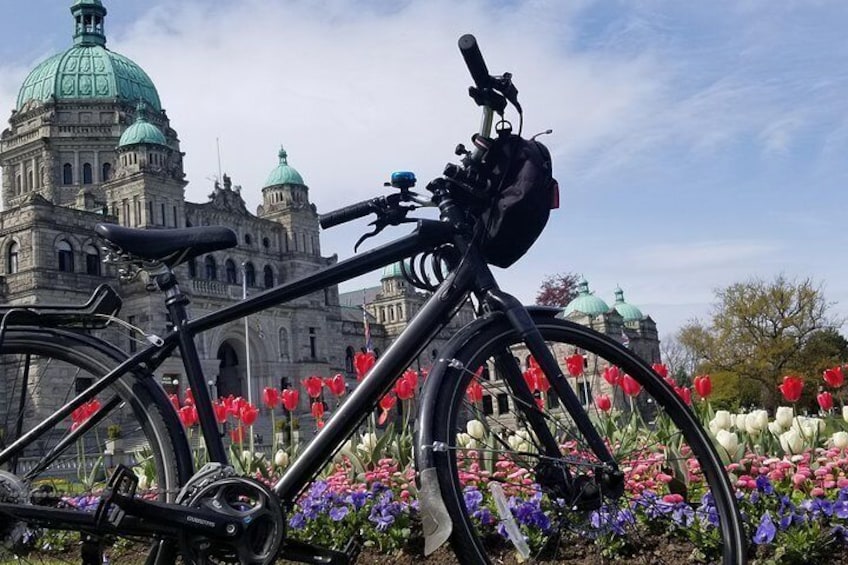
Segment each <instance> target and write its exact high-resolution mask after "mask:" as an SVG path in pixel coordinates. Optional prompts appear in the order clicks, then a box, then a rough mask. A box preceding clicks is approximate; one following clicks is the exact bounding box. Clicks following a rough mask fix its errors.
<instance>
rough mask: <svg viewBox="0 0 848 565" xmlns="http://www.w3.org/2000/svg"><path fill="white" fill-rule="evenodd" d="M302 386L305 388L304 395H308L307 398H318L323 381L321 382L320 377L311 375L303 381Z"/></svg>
mask: <svg viewBox="0 0 848 565" xmlns="http://www.w3.org/2000/svg"><path fill="white" fill-rule="evenodd" d="M303 386H304V387H306V394H308V395H309V398H318V397H319V396H321V387H323V386H324V381H322V380H321V377H317V376H315V375H312V376H311V377H307V378H305V379H303Z"/></svg>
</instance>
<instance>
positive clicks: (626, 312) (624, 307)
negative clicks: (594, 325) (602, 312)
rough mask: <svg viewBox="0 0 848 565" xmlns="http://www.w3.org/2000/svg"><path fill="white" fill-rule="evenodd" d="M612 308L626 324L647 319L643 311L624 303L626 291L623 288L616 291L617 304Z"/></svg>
mask: <svg viewBox="0 0 848 565" xmlns="http://www.w3.org/2000/svg"><path fill="white" fill-rule="evenodd" d="M612 307H613V308H615V311H616V312H618V314H619V315H620V316H621V317H622V318H623V319H624V321H625V322H637V321H639V320H641V319H642V318H644V317H645V316H643V315H642V311H641V310H639V309H638V308H636V307H635V306H633V305H632V304H628V303H627V302H625V301H624V291H623V290H621V288H616V289H615V304H613V306H612Z"/></svg>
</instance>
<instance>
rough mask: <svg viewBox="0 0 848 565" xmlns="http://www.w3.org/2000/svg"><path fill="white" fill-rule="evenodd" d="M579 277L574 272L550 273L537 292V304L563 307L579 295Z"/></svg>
mask: <svg viewBox="0 0 848 565" xmlns="http://www.w3.org/2000/svg"><path fill="white" fill-rule="evenodd" d="M579 280H580V279H579V277H578V276H577V275H575V274H574V273H557V274H555V275H548V276H546V277H545V279H544V280H543V281H542V286H541V287H540V288H539V292H538V293H536V304H538V305H540V306H556V307H563V306H565V305H566V304H568V303H569V302H571V301H572V300H573V299H574V297H575V296H577V283H578V281H579Z"/></svg>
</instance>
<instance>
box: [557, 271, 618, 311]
mask: <svg viewBox="0 0 848 565" xmlns="http://www.w3.org/2000/svg"><path fill="white" fill-rule="evenodd" d="M609 310H610V307H609V306H607V303H606V302H604V301H603V300H601V299H600V298H598V297H597V296H595V295H594V294H592V293H591V292H589V283H588V282H586V279H583V280H582V281H580V283H579V284H578V285H577V297H576V298H575V299H574V300H572V301H571V302H569V303H568V305H567V306H566V307H565V310H563V314H564V315H566V316H568V315H569V314H571V313H572V312H580V313H581V314H586V315H587V316H593V317H594V316H600V315H601V314H606V313H607V312H609Z"/></svg>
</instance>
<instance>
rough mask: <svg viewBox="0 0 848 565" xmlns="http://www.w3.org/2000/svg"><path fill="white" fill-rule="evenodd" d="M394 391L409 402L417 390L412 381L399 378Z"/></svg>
mask: <svg viewBox="0 0 848 565" xmlns="http://www.w3.org/2000/svg"><path fill="white" fill-rule="evenodd" d="M394 391H395V394H397V397H398V398H400V399H401V400H409V399H410V398H412V397H413V396H415V388H414V387H413V385H412V381H408V380H406V379H405V378H403V377H401V378H399V379H398V380H397V382H396V383H395V388H394Z"/></svg>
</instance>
